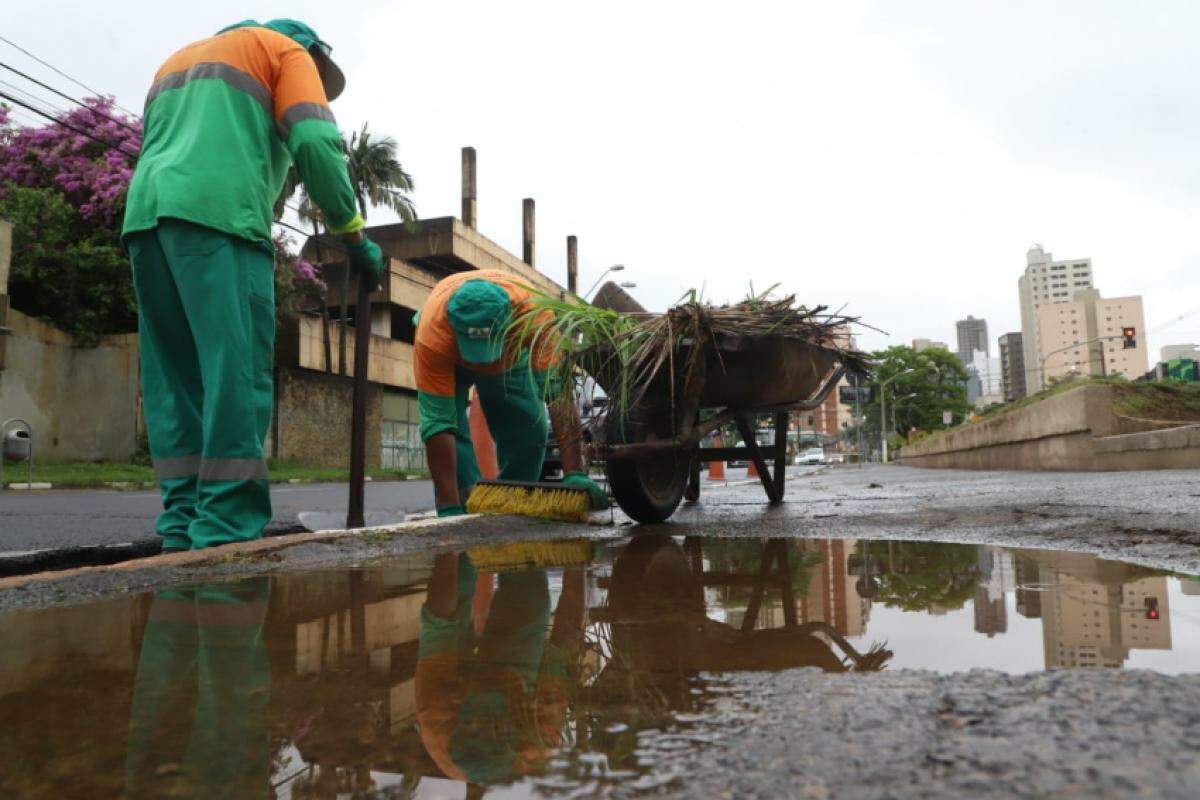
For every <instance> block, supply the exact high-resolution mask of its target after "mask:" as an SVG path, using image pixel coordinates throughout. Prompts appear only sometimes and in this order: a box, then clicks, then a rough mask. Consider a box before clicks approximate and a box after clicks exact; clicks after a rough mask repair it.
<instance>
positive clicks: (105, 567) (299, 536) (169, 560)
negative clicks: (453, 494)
mask: <svg viewBox="0 0 1200 800" xmlns="http://www.w3.org/2000/svg"><path fill="white" fill-rule="evenodd" d="M479 516H480V515H479V514H465V515H463V516H459V517H443V518H437V517H434V518H432V519H422V520H415V521H412V522H402V523H398V524H394V525H378V526H376V527H372V528H356V529H354V530H325V531H316V532H314V533H293V534H286V535H283V536H272V537H270V538H266V539H255V540H254V541H252V542H239V543H237V544H227V545H224V546H221V547H213V548H209V549H207V550H192V551H188V552H183V553H168V554H166V555H162V554H159V555H153V556H147V557H144V558H135V559H132V560H129V561H121V562H118V563H116V564H102V565H98V566H90V567H75V568H73V569H64V570H58V571H55V572H35V573H31V574H28V575H14V576H11V577H7V578H0V591H6V590H9V589H20V588H25V587H28V586H30V585H32V584H37V583H52V582H57V581H60V580H67V579H71V578H77V577H79V576H81V575H87V574H92V573H98V572H115V571H121V572H133V571H136V570H140V569H149V568H153V567H196V566H202V565H205V564H213V563H219V562H222V561H228V560H231V559H235V558H245V557H250V556H256V555H262V554H265V553H271V552H274V551H277V550H284V549H286V548H289V547H293V546H295V545H300V544H310V543H314V542H333V541H337V540H338V539H346V538H351V537H356V536H371V535H380V534H399V533H412V532H417V533H425V532H426V531H427V530H428V529H433V528H441V527H448V526H451V525H457V524H459V523H462V522H465V521H467V520H472V519H475V518H477V517H479Z"/></svg>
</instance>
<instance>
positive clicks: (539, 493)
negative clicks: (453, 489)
mask: <svg viewBox="0 0 1200 800" xmlns="http://www.w3.org/2000/svg"><path fill="white" fill-rule="evenodd" d="M589 510H591V500H590V498H589V497H588V493H587V489H580V488H577V487H575V486H564V485H563V484H561V483H525V482H523V481H480V482H479V483H477V484H475V488H474V489H472V490H471V496H470V497H468V498H467V511H469V512H471V513H472V514H519V515H521V516H525V517H541V518H542V519H552V520H557V521H559V522H587V518H588V511H589Z"/></svg>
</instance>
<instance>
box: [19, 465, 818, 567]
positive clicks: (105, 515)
mask: <svg viewBox="0 0 1200 800" xmlns="http://www.w3.org/2000/svg"><path fill="white" fill-rule="evenodd" d="M790 472H791V473H794V474H803V473H807V472H812V468H809V467H805V468H800V467H793V468H792V469H791V470H790ZM745 479H746V470H745V469H729V470H728V471H727V481H728V482H730V483H736V482H738V481H744V480H745ZM346 492H347V486H346V484H344V483H311V484H276V485H273V486H272V487H271V504H272V507H273V509H274V512H275V513H274V519H273V520H272V523H271V527H270V528H268V533H270V532H271V531H273V530H286V529H291V528H295V526H296V525H297V524H298V522H299V520H298V517H299V515H300V514H301V513H303V512H320V513H322V514H323V515H327V516H328V517H332V518H333V519H334V520H338V521H337V522H336V523H335V522H330V521H324V522H323V524H321V525H320V527H322V528H325V527H331V526H336V527H340V526H341V520H343V519H344V518H345V514H346ZM432 507H433V485H432V483H430V481H427V480H416V481H389V482H372V483H368V484H367V491H366V513H367V524H368V525H389V524H392V523H397V522H403V521H404V518H405V515H407V514H413V513H418V512H422V511H428V510H429V509H431V508H432ZM161 508H162V507H161V505H160V503H159V495H158V492H156V491H117V490H65V491H56V490H50V491H35V492H18V491H6V492H0V558H3V557H4V556H5V555H6V554H13V553H28V552H31V551H42V550H57V549H64V548H78V547H94V546H101V547H103V546H108V545H118V544H126V543H133V544H141V543H149V542H157V541H158V537H157V536H156V535H155V533H154V519H155V517H157V516H158V513H159V511H160V510H161Z"/></svg>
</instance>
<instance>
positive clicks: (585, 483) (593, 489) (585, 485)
mask: <svg viewBox="0 0 1200 800" xmlns="http://www.w3.org/2000/svg"><path fill="white" fill-rule="evenodd" d="M563 484H564V485H565V486H574V487H575V488H576V489H587V493H588V499H589V500H591V501H592V508H594V509H597V510H599V509H605V508H608V492H606V491H604V490H603V489H601V488H600V485H599V484H597V483H596V482H595V481H594V480H592V479H591V478H589V477H588V476H587V475H586V474H584V473H582V472H568V473H567V474H566V475H563Z"/></svg>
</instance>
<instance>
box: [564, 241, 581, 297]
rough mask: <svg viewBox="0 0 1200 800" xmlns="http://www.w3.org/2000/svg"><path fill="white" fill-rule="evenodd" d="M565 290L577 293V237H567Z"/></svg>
mask: <svg viewBox="0 0 1200 800" xmlns="http://www.w3.org/2000/svg"><path fill="white" fill-rule="evenodd" d="M567 291H568V292H570V293H571V294H579V237H577V236H568V237H567Z"/></svg>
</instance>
